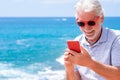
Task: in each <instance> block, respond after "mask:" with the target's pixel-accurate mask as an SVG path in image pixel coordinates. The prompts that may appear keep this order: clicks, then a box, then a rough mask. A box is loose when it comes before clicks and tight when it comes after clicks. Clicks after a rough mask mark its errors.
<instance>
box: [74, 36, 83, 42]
mask: <svg viewBox="0 0 120 80" xmlns="http://www.w3.org/2000/svg"><path fill="white" fill-rule="evenodd" d="M82 38H83V34H81V35H78V36H77V37H76V38H75V39H74V40H75V41H81V40H82Z"/></svg>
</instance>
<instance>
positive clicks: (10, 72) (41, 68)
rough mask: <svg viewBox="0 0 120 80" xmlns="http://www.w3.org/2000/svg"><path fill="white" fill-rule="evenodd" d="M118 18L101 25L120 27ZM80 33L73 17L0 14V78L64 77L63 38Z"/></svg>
mask: <svg viewBox="0 0 120 80" xmlns="http://www.w3.org/2000/svg"><path fill="white" fill-rule="evenodd" d="M119 21H120V17H105V22H104V23H103V26H104V27H108V28H112V29H118V30H120V23H119ZM79 34H81V32H80V30H79V27H78V26H77V25H76V22H75V18H74V17H0V66H1V67H0V80H63V79H64V77H65V70H64V66H63V60H62V55H63V53H64V51H65V49H66V48H67V45H66V41H67V40H68V39H74V38H75V37H76V36H78V35H79ZM58 78H59V79H58Z"/></svg>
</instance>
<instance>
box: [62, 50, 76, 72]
mask: <svg viewBox="0 0 120 80" xmlns="http://www.w3.org/2000/svg"><path fill="white" fill-rule="evenodd" d="M70 56H71V54H70V53H69V52H67V51H66V52H65V53H64V66H65V68H66V70H70V69H74V64H73V63H72V62H71V61H70V59H69V57H70Z"/></svg>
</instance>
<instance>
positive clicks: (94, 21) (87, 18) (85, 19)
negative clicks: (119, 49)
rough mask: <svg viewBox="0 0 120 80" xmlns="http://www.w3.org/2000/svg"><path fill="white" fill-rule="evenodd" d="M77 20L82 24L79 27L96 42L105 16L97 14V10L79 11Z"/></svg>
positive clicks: (90, 39) (89, 39) (88, 38)
mask: <svg viewBox="0 0 120 80" xmlns="http://www.w3.org/2000/svg"><path fill="white" fill-rule="evenodd" d="M76 22H77V23H78V24H79V25H81V26H79V27H80V29H81V31H82V32H83V33H84V34H85V37H86V39H87V40H88V41H90V42H96V41H97V40H98V39H99V37H100V35H101V24H102V22H103V18H101V17H100V16H96V15H95V12H84V11H81V12H77V15H76Z"/></svg>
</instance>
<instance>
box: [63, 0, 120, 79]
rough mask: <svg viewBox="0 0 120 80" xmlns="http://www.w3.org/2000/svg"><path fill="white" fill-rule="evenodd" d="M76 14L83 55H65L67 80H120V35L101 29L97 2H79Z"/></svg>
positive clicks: (100, 13) (88, 0) (69, 53)
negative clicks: (80, 33) (80, 32)
mask: <svg viewBox="0 0 120 80" xmlns="http://www.w3.org/2000/svg"><path fill="white" fill-rule="evenodd" d="M75 11H76V23H77V24H78V26H79V28H80V30H81V31H82V32H83V34H82V35H80V36H78V37H77V38H76V39H75V40H77V41H79V42H80V46H81V47H80V49H81V52H80V53H77V52H75V51H72V50H70V49H67V50H66V52H65V53H64V65H65V70H66V80H120V32H119V31H116V30H111V29H106V28H104V27H102V23H103V21H104V14H103V10H102V7H101V5H100V3H99V1H98V0H79V1H78V2H77V4H76V5H75Z"/></svg>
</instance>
